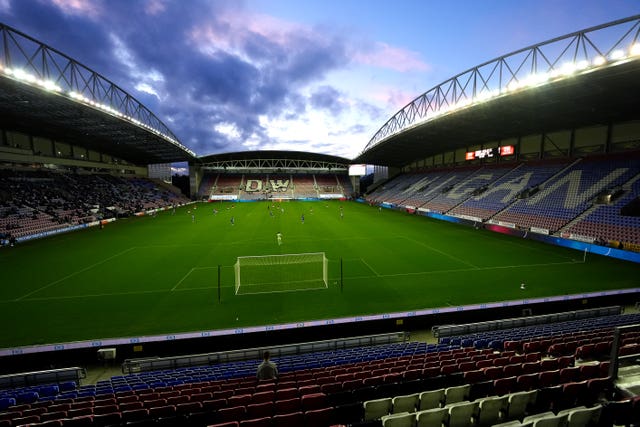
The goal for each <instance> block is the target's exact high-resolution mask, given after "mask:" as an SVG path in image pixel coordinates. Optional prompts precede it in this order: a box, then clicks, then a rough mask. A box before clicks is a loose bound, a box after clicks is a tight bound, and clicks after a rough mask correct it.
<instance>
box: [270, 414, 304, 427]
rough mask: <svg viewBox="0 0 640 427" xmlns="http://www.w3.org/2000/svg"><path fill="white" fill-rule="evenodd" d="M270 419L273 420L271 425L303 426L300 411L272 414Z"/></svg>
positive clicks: (275, 426)
mask: <svg viewBox="0 0 640 427" xmlns="http://www.w3.org/2000/svg"><path fill="white" fill-rule="evenodd" d="M271 420H272V421H273V424H272V425H273V427H291V426H303V425H304V414H303V413H302V412H293V413H290V414H282V415H274V416H273V418H271Z"/></svg>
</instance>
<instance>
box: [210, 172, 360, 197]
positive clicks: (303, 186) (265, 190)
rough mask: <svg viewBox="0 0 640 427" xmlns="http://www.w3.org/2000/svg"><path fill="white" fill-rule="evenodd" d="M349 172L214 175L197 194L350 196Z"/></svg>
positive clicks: (214, 195)
mask: <svg viewBox="0 0 640 427" xmlns="http://www.w3.org/2000/svg"><path fill="white" fill-rule="evenodd" d="M352 194H353V186H352V185H351V182H350V181H349V177H348V176H347V175H336V174H304V173H298V174H268V173H264V174H212V173H206V174H205V175H204V177H203V179H202V183H201V185H200V189H199V191H198V196H199V197H200V198H205V199H210V200H216V199H229V196H232V197H231V198H234V199H239V200H262V199H270V198H273V199H318V198H329V199H339V198H345V197H350V196H351V195H352Z"/></svg>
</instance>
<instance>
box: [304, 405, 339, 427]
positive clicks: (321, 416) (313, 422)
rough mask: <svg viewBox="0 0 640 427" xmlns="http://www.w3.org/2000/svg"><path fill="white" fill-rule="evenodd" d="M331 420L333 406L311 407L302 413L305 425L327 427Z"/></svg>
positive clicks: (306, 426) (308, 426) (307, 426)
mask: <svg viewBox="0 0 640 427" xmlns="http://www.w3.org/2000/svg"><path fill="white" fill-rule="evenodd" d="M332 421H333V408H323V409H313V410H311V411H307V412H305V413H304V425H305V427H327V426H329V425H331V422H332Z"/></svg>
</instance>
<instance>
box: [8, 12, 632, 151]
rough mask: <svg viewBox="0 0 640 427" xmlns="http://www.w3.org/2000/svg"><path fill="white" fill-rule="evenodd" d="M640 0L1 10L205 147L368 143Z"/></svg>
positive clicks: (351, 146)
mask: <svg viewBox="0 0 640 427" xmlns="http://www.w3.org/2000/svg"><path fill="white" fill-rule="evenodd" d="M638 13H640V0H485V1H483V0H467V1H455V0H451V1H444V0H440V1H434V0H415V1H414V0H398V1H389V0H295V1H293V0H244V1H243V0H0V21H1V22H3V23H5V24H7V25H9V26H12V27H14V28H16V29H18V30H19V31H22V32H24V33H26V34H28V35H30V36H32V37H34V38H36V39H38V40H40V41H42V42H44V43H46V44H48V45H49V46H51V47H54V48H56V49H58V50H60V51H62V52H64V53H65V54H67V55H69V56H71V57H72V58H74V59H75V60H77V61H79V62H81V63H83V64H84V65H86V66H88V67H90V68H92V69H93V70H95V71H97V72H99V73H100V74H102V75H103V76H105V77H106V78H108V79H109V80H111V81H112V82H114V83H116V84H117V85H119V86H120V87H122V88H123V89H124V90H126V91H127V92H129V93H130V94H132V95H133V96H134V97H136V98H137V99H138V100H139V101H141V102H142V103H143V104H144V105H145V106H147V107H148V108H149V109H150V110H151V111H152V112H154V113H155V114H156V115H157V116H158V117H159V118H160V119H161V120H162V121H163V122H164V123H165V124H166V125H167V126H168V127H169V128H170V129H171V130H172V131H173V133H174V134H175V135H176V136H177V137H178V138H179V140H180V141H181V142H182V143H183V144H184V145H186V146H187V147H189V148H191V149H192V150H194V151H195V152H196V153H197V154H198V155H206V154H214V153H220V152H230V151H247V150H273V149H276V150H301V151H311V152H318V153H326V154H334V155H339V156H345V157H348V158H353V157H355V156H356V155H357V154H358V153H359V152H360V151H362V149H363V148H364V147H365V145H366V144H367V142H368V141H369V139H370V138H371V137H372V136H373V135H374V133H375V132H376V131H377V130H378V129H379V128H380V127H381V126H382V125H383V124H384V123H385V122H386V121H387V120H388V119H389V118H390V117H391V116H393V114H395V113H396V112H397V111H398V110H399V109H401V108H402V107H403V106H404V105H406V104H407V103H408V102H410V101H411V100H412V99H414V98H416V97H417V96H419V95H420V94H422V93H424V92H426V91H427V90H429V89H431V88H432V87H434V86H436V85H437V84H439V83H441V82H443V81H444V80H447V79H448V78H450V77H452V76H454V75H456V74H458V73H460V72H462V71H465V70H467V69H469V68H471V67H473V66H475V65H478V64H480V63H482V62H485V61H487V60H490V59H493V58H495V57H497V56H500V55H503V54H507V53H509V52H512V51H514V50H517V49H520V48H523V47H526V46H529V45H532V44H535V43H538V42H543V41H545V40H548V39H550V38H553V37H556V36H562V35H564V34H567V33H570V32H573V31H577V30H581V29H584V28H587V27H591V26H594V25H599V24H602V23H606V22H609V21H613V20H616V19H620V18H625V17H628V16H631V15H634V14H638Z"/></svg>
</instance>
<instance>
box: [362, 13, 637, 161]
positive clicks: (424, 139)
mask: <svg viewBox="0 0 640 427" xmlns="http://www.w3.org/2000/svg"><path fill="white" fill-rule="evenodd" d="M603 33H604V35H603ZM639 33H640V15H638V16H634V17H631V18H627V19H624V20H620V21H616V22H612V23H609V24H604V25H601V26H598V27H593V28H590V29H587V30H583V31H579V32H576V33H572V34H568V35H566V36H563V37H559V38H556V39H553V40H549V41H547V42H544V43H540V44H538V45H535V46H530V47H527V48H524V49H521V50H519V51H516V52H513V53H511V54H508V55H505V56H502V57H500V58H497V59H494V60H492V61H489V62H486V63H484V64H481V65H479V66H477V67H474V68H472V69H470V70H467V71H465V72H463V73H461V74H459V75H457V76H455V77H453V78H451V79H449V80H447V81H446V82H444V83H442V84H440V85H438V86H436V87H435V88H433V89H431V90H429V91H427V92H425V93H424V94H422V95H420V96H419V97H418V98H416V99H415V100H413V101H412V102H411V103H410V104H408V105H407V106H405V107H404V108H403V109H402V110H400V111H399V112H398V113H396V114H395V115H394V116H393V117H392V118H391V119H389V120H388V121H387V123H385V124H384V125H383V126H382V128H381V129H380V130H379V131H378V132H377V133H376V134H375V135H374V137H373V138H372V139H371V140H370V141H369V143H368V144H367V146H366V148H365V150H364V151H363V152H362V153H361V154H360V155H359V156H357V157H356V159H354V162H357V163H368V164H377V165H386V166H395V167H402V166H405V165H407V164H409V163H411V162H413V161H415V160H416V159H421V158H426V157H430V156H433V155H436V154H440V153H444V152H447V151H452V150H455V149H459V148H465V147H468V146H471V145H477V144H483V143H487V142H491V141H497V140H503V139H507V138H513V137H519V136H526V135H530V134H535V133H541V132H550V131H557V130H562V129H571V128H575V127H582V126H589V125H597V124H609V123H611V122H617V121H624V120H631V119H637V118H638V117H640V114H639V113H640V111H639V110H638V98H639V96H640V40H638V37H639ZM596 40H597V41H596Z"/></svg>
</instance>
